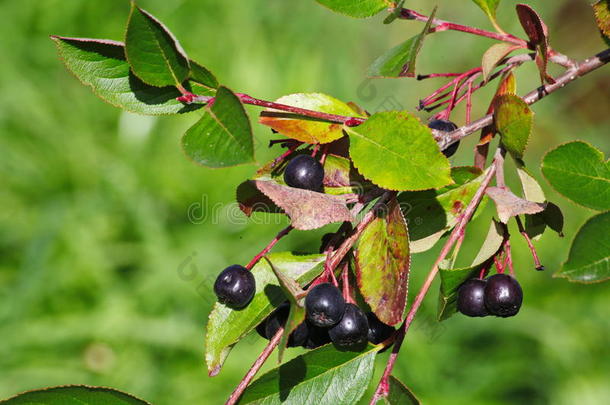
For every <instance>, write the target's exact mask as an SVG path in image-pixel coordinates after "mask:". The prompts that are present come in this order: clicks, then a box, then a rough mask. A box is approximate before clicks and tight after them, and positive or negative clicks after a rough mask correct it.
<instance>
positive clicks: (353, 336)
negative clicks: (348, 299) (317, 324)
mask: <svg viewBox="0 0 610 405" xmlns="http://www.w3.org/2000/svg"><path fill="white" fill-rule="evenodd" d="M328 334H329V335H330V339H331V340H332V342H333V343H334V345H335V346H336V347H338V348H340V349H349V350H361V349H363V348H364V346H365V345H366V342H367V339H368V335H369V322H368V321H367V319H366V315H365V314H364V312H362V310H361V309H360V308H358V306H356V305H354V304H345V313H344V314H343V318H341V321H340V322H339V323H338V324H336V325H335V326H333V327H332V328H330V329H329V330H328Z"/></svg>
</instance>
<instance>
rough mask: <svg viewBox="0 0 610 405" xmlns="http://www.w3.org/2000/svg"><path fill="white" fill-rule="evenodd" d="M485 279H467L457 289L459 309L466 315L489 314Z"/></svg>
mask: <svg viewBox="0 0 610 405" xmlns="http://www.w3.org/2000/svg"><path fill="white" fill-rule="evenodd" d="M486 285H487V282H486V281H485V280H479V279H478V278H473V279H470V280H467V281H465V282H464V284H462V285H461V286H460V288H459V289H458V291H457V309H458V311H460V312H461V313H463V314H464V315H466V316H473V317H474V316H487V315H489V313H488V312H487V308H485V299H484V297H485V286H486Z"/></svg>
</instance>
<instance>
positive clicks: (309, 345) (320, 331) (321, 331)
mask: <svg viewBox="0 0 610 405" xmlns="http://www.w3.org/2000/svg"><path fill="white" fill-rule="evenodd" d="M305 323H306V324H307V327H308V331H309V336H307V340H306V341H305V343H303V347H304V348H306V349H315V348H317V347H320V346H323V345H325V344H327V343H330V336H329V335H328V329H326V328H319V327H317V326H315V325H313V324H312V323H311V322H309V321H305Z"/></svg>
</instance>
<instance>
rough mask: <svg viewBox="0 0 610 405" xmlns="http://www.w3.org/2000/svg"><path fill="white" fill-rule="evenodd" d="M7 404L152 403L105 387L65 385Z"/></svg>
mask: <svg viewBox="0 0 610 405" xmlns="http://www.w3.org/2000/svg"><path fill="white" fill-rule="evenodd" d="M0 404H5V405H101V404H103V405H150V404H149V403H148V402H146V401H142V400H141V399H138V398H136V397H134V396H132V395H129V394H126V393H124V392H121V391H118V390H115V389H112V388H104V387H90V386H87V385H64V386H61V387H50V388H43V389H39V390H34V391H27V392H24V393H23V394H19V395H17V396H14V397H12V398H9V399H7V400H5V401H0Z"/></svg>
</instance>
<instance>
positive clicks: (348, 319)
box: [256, 283, 394, 350]
mask: <svg viewBox="0 0 610 405" xmlns="http://www.w3.org/2000/svg"><path fill="white" fill-rule="evenodd" d="M289 310H290V307H289V304H288V303H287V302H285V303H283V304H282V305H280V306H279V307H277V308H276V309H275V311H273V312H272V313H271V315H269V316H268V317H267V318H266V319H265V320H264V321H263V322H262V323H261V324H260V325H258V326H257V328H256V330H257V331H258V333H259V334H260V335H261V336H262V337H264V338H265V339H271V338H272V337H273V336H274V335H275V333H276V332H277V331H278V329H279V328H280V327H283V326H284V324H285V323H286V319H287V318H288V313H289ZM305 310H306V314H307V319H306V320H305V321H304V322H303V323H301V324H300V325H299V326H298V327H297V328H296V329H295V330H294V331H293V332H292V334H291V335H290V338H289V340H288V346H289V347H294V346H303V347H304V348H306V349H315V348H316V347H319V346H322V345H325V344H327V343H330V342H332V343H333V344H334V345H335V346H336V347H337V348H339V349H342V350H361V349H363V348H364V346H366V344H367V341H368V342H371V343H374V344H379V343H381V342H383V341H384V340H386V339H388V338H389V337H390V336H391V335H392V333H394V328H392V327H391V326H388V325H386V324H384V323H383V322H381V321H380V320H379V319H378V318H377V317H376V316H375V314H373V313H372V312H369V313H367V314H365V313H364V312H363V311H362V310H361V309H360V308H358V306H357V305H355V304H351V303H347V302H345V299H344V298H343V296H342V295H341V291H339V289H338V288H337V287H335V286H334V285H332V284H330V283H322V284H318V285H316V286H314V287H312V288H311V289H310V291H309V292H308V293H307V296H306V297H305Z"/></svg>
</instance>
